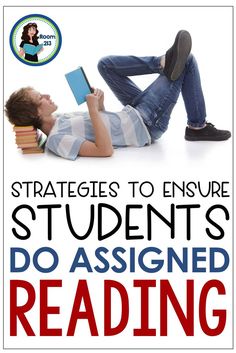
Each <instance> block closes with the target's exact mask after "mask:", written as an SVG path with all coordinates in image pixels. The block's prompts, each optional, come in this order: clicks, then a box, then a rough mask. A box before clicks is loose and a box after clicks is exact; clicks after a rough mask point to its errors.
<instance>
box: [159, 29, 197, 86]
mask: <svg viewBox="0 0 236 353" xmlns="http://www.w3.org/2000/svg"><path fill="white" fill-rule="evenodd" d="M191 47H192V39H191V36H190V34H189V32H187V31H184V30H182V31H179V32H178V33H177V35H176V38H175V42H174V44H173V46H172V47H171V48H170V49H169V50H167V52H166V55H165V67H164V69H163V72H164V74H165V75H166V77H167V78H168V79H169V80H171V81H176V80H177V79H178V78H179V76H180V75H181V74H182V72H183V70H184V67H185V64H186V61H187V59H188V56H189V53H190V51H191Z"/></svg>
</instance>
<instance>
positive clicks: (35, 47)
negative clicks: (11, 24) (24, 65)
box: [19, 22, 43, 62]
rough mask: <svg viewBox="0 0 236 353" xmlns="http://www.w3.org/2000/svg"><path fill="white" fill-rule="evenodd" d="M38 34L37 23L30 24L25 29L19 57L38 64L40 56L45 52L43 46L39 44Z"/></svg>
mask: <svg viewBox="0 0 236 353" xmlns="http://www.w3.org/2000/svg"><path fill="white" fill-rule="evenodd" d="M38 33H39V31H38V28H37V24H36V23H31V22H30V23H28V24H27V25H25V26H24V27H23V32H22V36H21V39H22V42H21V44H20V48H21V49H20V51H19V55H20V56H25V60H29V61H33V62H38V54H39V53H40V52H41V51H42V50H43V45H42V44H39V42H38V36H37V34H38Z"/></svg>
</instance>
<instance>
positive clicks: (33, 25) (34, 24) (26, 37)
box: [21, 22, 39, 41]
mask: <svg viewBox="0 0 236 353" xmlns="http://www.w3.org/2000/svg"><path fill="white" fill-rule="evenodd" d="M30 27H34V28H35V29H36V33H35V35H34V36H33V37H32V39H33V41H36V40H37V39H38V36H37V34H38V33H39V31H38V28H37V24H36V23H32V22H30V23H28V24H27V25H25V26H24V27H23V32H22V36H21V39H23V40H25V41H28V40H29V39H30V37H29V36H28V30H29V28H30Z"/></svg>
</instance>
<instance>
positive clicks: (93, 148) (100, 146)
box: [79, 90, 113, 157]
mask: <svg viewBox="0 0 236 353" xmlns="http://www.w3.org/2000/svg"><path fill="white" fill-rule="evenodd" d="M86 99H87V105H88V110H89V114H90V118H91V120H92V124H93V128H94V135H95V142H90V141H85V142H84V143H83V144H82V145H81V148H80V151H79V155H80V156H83V157H110V156H111V155H112V153H113V147H112V142H111V137H110V134H109V132H108V131H107V128H106V126H105V125H104V123H103V121H102V118H101V115H100V113H99V110H100V102H101V101H100V94H99V92H98V91H96V90H95V91H94V93H92V94H88V95H87V97H86Z"/></svg>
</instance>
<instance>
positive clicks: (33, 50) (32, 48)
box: [23, 44, 43, 55]
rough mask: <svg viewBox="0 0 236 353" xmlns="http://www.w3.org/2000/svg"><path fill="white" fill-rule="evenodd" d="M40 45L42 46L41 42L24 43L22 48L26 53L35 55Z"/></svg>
mask: <svg viewBox="0 0 236 353" xmlns="http://www.w3.org/2000/svg"><path fill="white" fill-rule="evenodd" d="M42 47H43V44H39V45H36V46H35V45H33V44H24V46H23V49H24V51H25V53H26V54H29V55H35V54H37V53H38V52H39V51H40V50H41V48H42Z"/></svg>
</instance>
